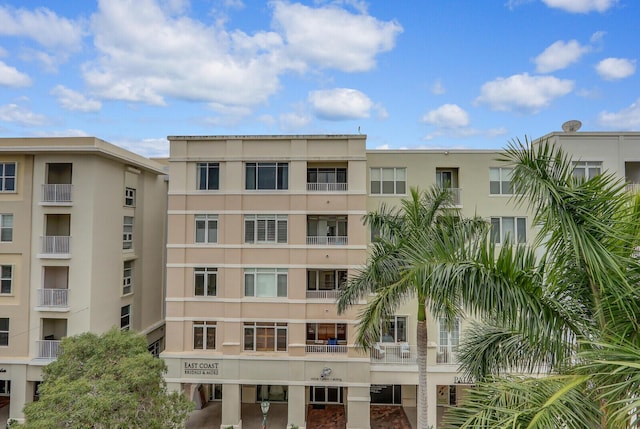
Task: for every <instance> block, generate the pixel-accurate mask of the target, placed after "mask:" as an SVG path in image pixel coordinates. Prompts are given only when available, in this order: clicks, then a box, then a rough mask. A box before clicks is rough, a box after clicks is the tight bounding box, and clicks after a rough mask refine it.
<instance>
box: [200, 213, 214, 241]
mask: <svg viewBox="0 0 640 429" xmlns="http://www.w3.org/2000/svg"><path fill="white" fill-rule="evenodd" d="M217 242H218V216H217V215H197V216H196V243H217Z"/></svg>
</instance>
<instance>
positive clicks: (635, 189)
mask: <svg viewBox="0 0 640 429" xmlns="http://www.w3.org/2000/svg"><path fill="white" fill-rule="evenodd" d="M627 192H629V193H631V194H637V193H639V192H640V183H629V184H628V185H627Z"/></svg>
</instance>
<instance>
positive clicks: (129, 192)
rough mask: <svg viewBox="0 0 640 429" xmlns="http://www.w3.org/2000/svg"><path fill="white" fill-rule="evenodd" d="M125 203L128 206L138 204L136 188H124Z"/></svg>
mask: <svg viewBox="0 0 640 429" xmlns="http://www.w3.org/2000/svg"><path fill="white" fill-rule="evenodd" d="M124 205H125V206H127V207H135V206H136V190H135V189H134V188H124Z"/></svg>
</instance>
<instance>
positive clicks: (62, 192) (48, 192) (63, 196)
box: [42, 183, 73, 203]
mask: <svg viewBox="0 0 640 429" xmlns="http://www.w3.org/2000/svg"><path fill="white" fill-rule="evenodd" d="M72 189H73V185H71V184H64V183H56V184H46V185H42V202H43V203H70V202H72V201H73V200H72V195H71V191H72Z"/></svg>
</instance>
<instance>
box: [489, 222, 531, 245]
mask: <svg viewBox="0 0 640 429" xmlns="http://www.w3.org/2000/svg"><path fill="white" fill-rule="evenodd" d="M507 237H510V240H511V242H512V243H517V244H521V243H526V242H527V219H526V218H524V217H492V218H491V239H492V240H493V242H494V243H496V244H500V243H504V242H505V240H506V239H507Z"/></svg>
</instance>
